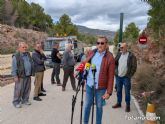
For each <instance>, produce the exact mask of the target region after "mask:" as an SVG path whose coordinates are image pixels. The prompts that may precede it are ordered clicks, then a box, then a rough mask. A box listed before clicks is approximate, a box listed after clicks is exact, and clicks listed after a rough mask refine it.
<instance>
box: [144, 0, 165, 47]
mask: <svg viewBox="0 0 165 124" xmlns="http://www.w3.org/2000/svg"><path fill="white" fill-rule="evenodd" d="M142 1H145V2H147V3H148V4H149V5H150V6H151V8H150V10H149V11H148V15H149V16H150V19H149V23H148V28H151V29H152V30H153V31H154V38H155V41H156V43H158V44H160V46H161V45H162V44H163V45H165V38H164V37H165V1H164V0H142Z"/></svg>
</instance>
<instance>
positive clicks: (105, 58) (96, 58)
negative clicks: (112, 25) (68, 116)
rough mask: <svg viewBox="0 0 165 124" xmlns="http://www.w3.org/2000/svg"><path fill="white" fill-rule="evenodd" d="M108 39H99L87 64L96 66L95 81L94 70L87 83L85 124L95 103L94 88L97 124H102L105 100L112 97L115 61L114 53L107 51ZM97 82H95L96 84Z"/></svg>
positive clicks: (90, 72) (90, 71) (89, 74)
mask: <svg viewBox="0 0 165 124" xmlns="http://www.w3.org/2000/svg"><path fill="white" fill-rule="evenodd" d="M107 45H108V39H107V38H106V37H104V36H103V37H99V38H98V39H97V49H95V50H93V51H92V52H91V53H90V54H89V56H88V57H87V59H86V60H85V62H89V63H91V64H94V65H96V73H95V80H94V74H93V71H92V68H90V69H89V73H88V76H87V81H86V98H85V107H84V120H83V121H84V124H88V122H89V115H90V110H91V106H92V103H93V99H92V98H93V88H95V96H94V97H95V101H96V124H102V113H103V105H104V102H105V99H108V98H109V97H110V96H111V95H112V91H113V82H114V73H115V60H114V58H113V55H112V53H110V52H109V51H108V50H107ZM94 81H95V82H94Z"/></svg>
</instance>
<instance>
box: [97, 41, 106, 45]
mask: <svg viewBox="0 0 165 124" xmlns="http://www.w3.org/2000/svg"><path fill="white" fill-rule="evenodd" d="M99 44H101V45H104V44H105V42H97V45H99Z"/></svg>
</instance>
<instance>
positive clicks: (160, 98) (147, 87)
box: [133, 63, 165, 124]
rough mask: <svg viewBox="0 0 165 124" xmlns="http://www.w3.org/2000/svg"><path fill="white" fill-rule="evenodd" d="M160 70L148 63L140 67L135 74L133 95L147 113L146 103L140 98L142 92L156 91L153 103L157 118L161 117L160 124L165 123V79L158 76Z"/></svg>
mask: <svg viewBox="0 0 165 124" xmlns="http://www.w3.org/2000/svg"><path fill="white" fill-rule="evenodd" d="M158 70H160V69H156V68H154V67H152V66H151V65H149V64H147V63H143V64H141V65H139V66H138V70H137V72H136V74H135V84H133V93H134V95H135V97H136V98H137V99H138V101H139V103H140V106H141V109H142V110H143V112H144V113H145V111H146V101H145V100H144V98H143V97H139V96H140V94H141V93H142V92H146V91H155V94H154V96H153V97H152V101H153V103H154V104H155V105H156V107H157V111H156V113H157V116H160V117H161V120H160V124H164V123H165V118H164V117H165V97H164V96H165V90H164V89H165V78H164V77H160V76H159V75H157V72H158Z"/></svg>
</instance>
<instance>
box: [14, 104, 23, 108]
mask: <svg viewBox="0 0 165 124" xmlns="http://www.w3.org/2000/svg"><path fill="white" fill-rule="evenodd" d="M14 106H15V107H16V108H22V105H21V104H17V105H14Z"/></svg>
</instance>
